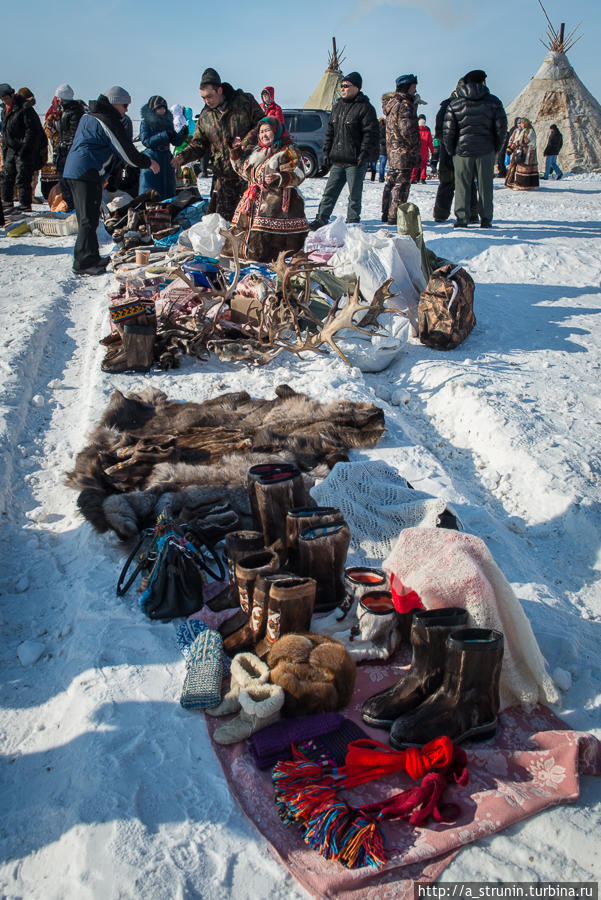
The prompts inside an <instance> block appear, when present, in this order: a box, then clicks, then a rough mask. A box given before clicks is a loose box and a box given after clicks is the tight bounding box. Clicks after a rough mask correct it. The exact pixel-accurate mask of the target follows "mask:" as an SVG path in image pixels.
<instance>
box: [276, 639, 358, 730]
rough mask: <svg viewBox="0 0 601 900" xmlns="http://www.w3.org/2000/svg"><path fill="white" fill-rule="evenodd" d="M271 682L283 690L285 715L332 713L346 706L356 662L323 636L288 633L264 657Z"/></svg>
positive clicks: (353, 678) (342, 649)
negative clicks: (269, 670) (284, 694)
mask: <svg viewBox="0 0 601 900" xmlns="http://www.w3.org/2000/svg"><path fill="white" fill-rule="evenodd" d="M267 665H268V666H269V668H270V669H271V681H272V683H273V684H279V685H280V687H283V688H284V691H285V693H286V699H285V701H284V708H283V714H284V715H285V716H291V717H296V716H306V715H310V714H312V713H324V712H335V711H336V710H338V709H344V707H345V706H347V704H348V703H349V701H350V699H351V696H352V693H353V689H354V687H355V675H356V670H355V663H354V661H353V659H352V658H351V657H350V655H349V654H348V652H347V651H346V650H345V648H344V647H343V646H342V644H341V643H339V641H335V640H334V639H333V638H331V637H328V636H326V635H322V634H287V635H284V637H281V638H280V639H279V640H278V641H276V642H275V644H274V645H273V647H272V648H271V650H270V651H269V653H268V655H267Z"/></svg>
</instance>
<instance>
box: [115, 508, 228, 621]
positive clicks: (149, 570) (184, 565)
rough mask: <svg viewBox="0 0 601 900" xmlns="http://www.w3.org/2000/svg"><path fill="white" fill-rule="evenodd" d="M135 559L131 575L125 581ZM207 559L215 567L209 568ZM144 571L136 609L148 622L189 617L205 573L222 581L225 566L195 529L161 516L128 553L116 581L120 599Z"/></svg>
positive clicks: (200, 601)
mask: <svg viewBox="0 0 601 900" xmlns="http://www.w3.org/2000/svg"><path fill="white" fill-rule="evenodd" d="M136 557H137V564H136V566H135V569H134V571H133V573H132V574H131V575H130V576H129V578H127V580H126V576H127V573H128V571H129V568H130V566H131V564H132V563H133V561H134V559H136ZM208 560H210V561H211V563H212V564H215V565H216V570H215V566H214V567H213V568H211V566H210V565H209V562H208ZM140 572H144V575H143V576H142V581H141V584H140V588H139V593H140V600H139V602H140V606H141V608H142V609H143V611H144V612H145V613H146V615H147V616H148V617H149V618H151V619H163V620H169V619H174V618H176V617H179V616H189V615H191V614H192V613H195V612H197V611H198V610H199V609H200V608H201V607H202V605H203V588H204V585H205V584H206V580H207V579H206V574H205V573H207V574H209V575H211V577H212V578H214V579H215V580H218V581H222V580H223V579H224V578H225V567H224V565H223V562H222V561H221V559H220V558H219V555H218V554H217V552H216V550H215V548H214V547H212V546H211V545H209V544H208V543H207V541H206V540H205V539H204V537H203V536H202V534H201V533H200V532H199V531H198V530H197V529H192V528H191V527H190V526H189V525H175V524H173V523H172V522H170V521H169V520H168V519H167V518H166V517H164V516H161V517H159V520H158V522H157V524H156V526H155V527H154V528H150V529H146V530H145V531H144V532H143V533H142V535H141V537H140V540H139V541H138V544H137V546H136V547H135V548H134V550H133V551H132V552H131V553H130V555H129V557H128V559H127V562H126V563H125V565H124V567H123V569H122V571H121V575H120V576H119V581H118V583H117V594H118V595H119V596H120V597H122V596H123V595H124V594H125V593H126V592H127V590H128V588H129V587H130V586H131V585H132V584H133V582H134V580H135V579H136V577H137V575H138V573H140Z"/></svg>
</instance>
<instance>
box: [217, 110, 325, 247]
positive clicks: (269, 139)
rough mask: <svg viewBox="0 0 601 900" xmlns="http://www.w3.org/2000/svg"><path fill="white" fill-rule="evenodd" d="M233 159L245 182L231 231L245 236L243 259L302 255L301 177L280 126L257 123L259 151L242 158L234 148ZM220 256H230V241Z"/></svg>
mask: <svg viewBox="0 0 601 900" xmlns="http://www.w3.org/2000/svg"><path fill="white" fill-rule="evenodd" d="M231 157H232V165H233V166H234V168H235V170H236V172H238V173H239V174H240V175H241V176H242V178H244V179H245V180H246V181H248V187H247V189H246V191H245V192H244V194H243V196H242V199H241V200H240V202H239V204H238V206H237V208H236V211H235V213H234V217H233V220H232V222H233V226H232V232H233V233H234V234H239V235H243V237H244V243H243V245H242V255H243V257H245V258H246V259H253V260H257V261H258V262H272V261H273V260H275V259H276V257H277V255H278V253H280V252H281V251H282V250H290V252H293V251H295V250H300V249H301V247H302V246H303V243H304V241H305V238H306V236H307V232H308V230H309V225H308V223H307V219H306V217H305V204H304V201H303V198H302V197H301V195H300V194H299V192H298V191H297V187H298V185H299V184H300V183H301V182H302V181H304V178H305V172H304V168H303V164H302V161H301V158H300V154H299V152H298V150H297V149H296V147H295V146H294V144H293V143H292V141H291V139H290V135H289V134H288V132H287V131H286V129H285V128H284V127H283V125H282V124H281V122H279V120H278V119H276V118H274V117H273V116H265V118H263V119H261V121H260V122H259V142H258V144H257V146H256V147H254V148H253V149H252V150H251V152H250V153H249V154H247V155H243V154H242V149H241V143H238V144H237V145H235V146H234V147H233V148H232V151H231ZM223 252H224V253H225V254H228V253H231V247H230V245H229V244H228V242H226V244H225V247H224V248H223Z"/></svg>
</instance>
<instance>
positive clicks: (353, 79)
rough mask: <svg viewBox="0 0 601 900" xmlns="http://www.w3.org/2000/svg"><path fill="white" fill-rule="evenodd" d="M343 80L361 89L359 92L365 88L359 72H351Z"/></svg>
mask: <svg viewBox="0 0 601 900" xmlns="http://www.w3.org/2000/svg"><path fill="white" fill-rule="evenodd" d="M342 80H343V81H350V83H351V84H354V85H355V87H356V88H359V90H361V88H362V86H363V79H362V78H361V76H360V75H359V73H358V72H349V74H348V75H345V76H344V78H343V79H342Z"/></svg>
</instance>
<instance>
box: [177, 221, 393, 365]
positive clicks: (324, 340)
mask: <svg viewBox="0 0 601 900" xmlns="http://www.w3.org/2000/svg"><path fill="white" fill-rule="evenodd" d="M220 233H221V235H222V236H224V237H226V239H229V241H230V242H231V246H232V256H233V261H234V274H233V278H232V279H231V280H230V281H229V283H228V280H227V278H226V274H225V270H223V269H222V270H221V271H220V272H219V273H218V275H217V278H216V282H217V286H216V287H214V288H212V289H211V290H209V291H207V290H202V289H199V288H196V287H195V286H194V284H193V283H192V281H191V280H190V279H189V278H188V276H187V275H186V273H185V272H184V271H183V270H182V269H181V268H177V269H175V270H173V273H174V274H175V275H177V277H179V278H181V279H182V281H184V282H185V283H186V284H187V285H188V286H189V288H190V289H191V290H192V291H194V292H196V293H197V294H198V295H199V297H200V298H202V301H203V302H202V304H200V305H199V307H198V309H197V310H196V312H195V313H194V315H193V316H190V317H187V318H186V319H184V320H182V319H179V320H177V321H173V322H171V321H170V320H169V317H168V318H167V321H166V322H165V323H164V331H166V332H167V333H169V334H171V336H172V338H173V340H174V341H175V343H176V345H177V343H178V341H180V342H181V349H182V350H185V352H188V353H191V354H192V355H194V356H199V357H200V356H202V355H205V354H206V353H208V351H213V352H214V353H215V354H216V355H217V356H218V357H219V359H221V360H224V361H225V360H227V361H232V360H249V361H251V362H253V363H254V364H255V365H265V364H266V363H268V362H271V360H272V359H275V358H276V357H277V356H279V355H280V353H282V352H284V351H287V352H288V353H295V354H301V353H305V352H307V351H312V352H314V353H327V347H330V348H331V349H332V350H333V351H334V352H335V353H337V354H338V356H339V357H340V358H341V359H342V360H343V361H344V362H345V363H346V364H347V365H349V366H350V365H351V363H350V362H349V361H348V359H347V358H346V356H345V355H344V353H343V352H342V350H341V349H340V347H338V346H337V344H336V341H335V340H334V338H335V335H337V334H338V333H339V332H341V331H343V330H350V331H356V332H359V333H361V334H368V335H373V334H382V332H381V331H378V327H379V323H378V317H379V316H380V315H382V314H383V313H398V310H396V309H394V308H390V307H385V306H384V303H385V301H386V300H388V299H389V298H390V297H394V296H396V294H392V293H391V292H390V285H391V284H392V279H388V280H387V281H385V282H384V284H383V285H381V287H380V288H378V290H377V291H376V292H375V294H374V296H373V298H372V300H371V302H369V303H367V302H365V301H364V300H363V299H362V297H361V294H360V286H359V280H357V283H356V285H355V288H354V291H353V293H352V295H349V296H348V297H341V298H339V299H338V300H336V301H335V302H334V303H333V305H332V306H331V307H330V310H329V312H328V314H327V316H326V318H325V319H323V320H322V319H320V318H319V317H318V316H317V315H316V314H315V313H314V312H313V310H312V309H311V307H310V295H311V275H312V273H313V272H314V271H315V270H316V269H318V268H322V267H323V266H324V264H323V263H317V262H314V261H312V260H310V259H309V257H308V254H306V253H302V252H299V253H296V254H294V255H293V256H292V258H291V259H289V260H288V262H286V256H288V255H289V254H288V253H287V252H286V251H284V252H282V253H280V254H279V256H278V258H277V260H276V262H275V263H274V264H273V269H274V271H275V273H276V275H277V276H278V281H279V288H278V289H276V288H274V289H273V290H272V291H270V292H269V293H268V294H267V296H266V297H265V298H264V299H263V300H262V302H261V309H260V311H259V313H258V319H257V321H250V320H249V321H248V322H246V323H244V324H243V325H242V326H241V327H240V332H239V333H238V334H236V336H235V337H233V336H232V329H231V326H230V328H228V322H227V320H226V319H225V317H224V316H223V313H224V312H225V311H226V309H227V308H228V307H229V304H230V302H231V300H232V298H233V297H234V295H235V294H236V289H237V286H238V282H239V280H240V269H241V265H240V244H241V238H240V237H238V236H237V235H234V234H231V233H230V232H229V231H221V232H220Z"/></svg>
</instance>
